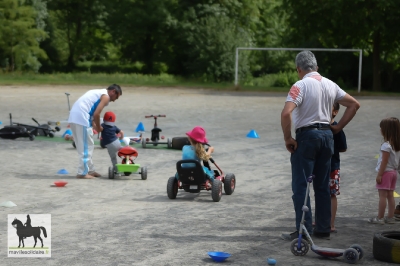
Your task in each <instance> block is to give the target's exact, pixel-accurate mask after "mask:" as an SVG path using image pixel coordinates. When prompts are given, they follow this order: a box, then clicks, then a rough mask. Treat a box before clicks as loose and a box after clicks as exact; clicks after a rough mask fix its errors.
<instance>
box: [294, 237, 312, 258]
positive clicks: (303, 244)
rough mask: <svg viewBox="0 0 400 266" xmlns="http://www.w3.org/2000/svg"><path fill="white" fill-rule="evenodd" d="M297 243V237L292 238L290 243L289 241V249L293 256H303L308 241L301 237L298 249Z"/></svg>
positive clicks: (307, 247) (305, 252)
mask: <svg viewBox="0 0 400 266" xmlns="http://www.w3.org/2000/svg"><path fill="white" fill-rule="evenodd" d="M297 243H298V238H296V239H293V240H292V243H290V251H291V252H292V253H293V255H295V256H305V255H306V254H307V252H308V250H309V249H310V247H309V246H308V242H307V241H306V240H305V239H304V238H302V239H301V243H300V249H299V248H298V246H297Z"/></svg>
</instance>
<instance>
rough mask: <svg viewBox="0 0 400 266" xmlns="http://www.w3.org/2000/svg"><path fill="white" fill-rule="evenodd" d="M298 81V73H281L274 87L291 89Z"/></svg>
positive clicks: (277, 76)
mask: <svg viewBox="0 0 400 266" xmlns="http://www.w3.org/2000/svg"><path fill="white" fill-rule="evenodd" d="M297 80H298V75H297V73H296V72H279V73H278V74H277V75H276V79H275V82H274V84H273V85H274V87H291V86H292V85H293V84H294V83H296V81H297Z"/></svg>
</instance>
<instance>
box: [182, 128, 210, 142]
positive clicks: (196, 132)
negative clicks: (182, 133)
mask: <svg viewBox="0 0 400 266" xmlns="http://www.w3.org/2000/svg"><path fill="white" fill-rule="evenodd" d="M186 135H188V136H189V137H190V138H191V139H193V140H195V141H197V142H200V143H208V140H207V138H206V131H205V130H204V128H202V127H199V126H197V127H194V128H193V129H192V130H191V131H189V132H186Z"/></svg>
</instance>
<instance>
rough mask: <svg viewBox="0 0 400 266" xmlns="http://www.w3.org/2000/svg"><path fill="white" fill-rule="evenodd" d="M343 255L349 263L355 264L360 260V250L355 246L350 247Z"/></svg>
mask: <svg viewBox="0 0 400 266" xmlns="http://www.w3.org/2000/svg"><path fill="white" fill-rule="evenodd" d="M343 257H344V259H345V260H346V262H347V263H350V264H354V263H356V262H357V261H358V258H359V255H358V251H357V250H355V249H354V248H348V249H346V250H345V251H344V253H343Z"/></svg>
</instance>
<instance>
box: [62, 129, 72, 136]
mask: <svg viewBox="0 0 400 266" xmlns="http://www.w3.org/2000/svg"><path fill="white" fill-rule="evenodd" d="M67 134H68V135H70V136H72V131H71V129H67V130H65V132H64V134H63V135H62V137H65V135H67Z"/></svg>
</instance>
